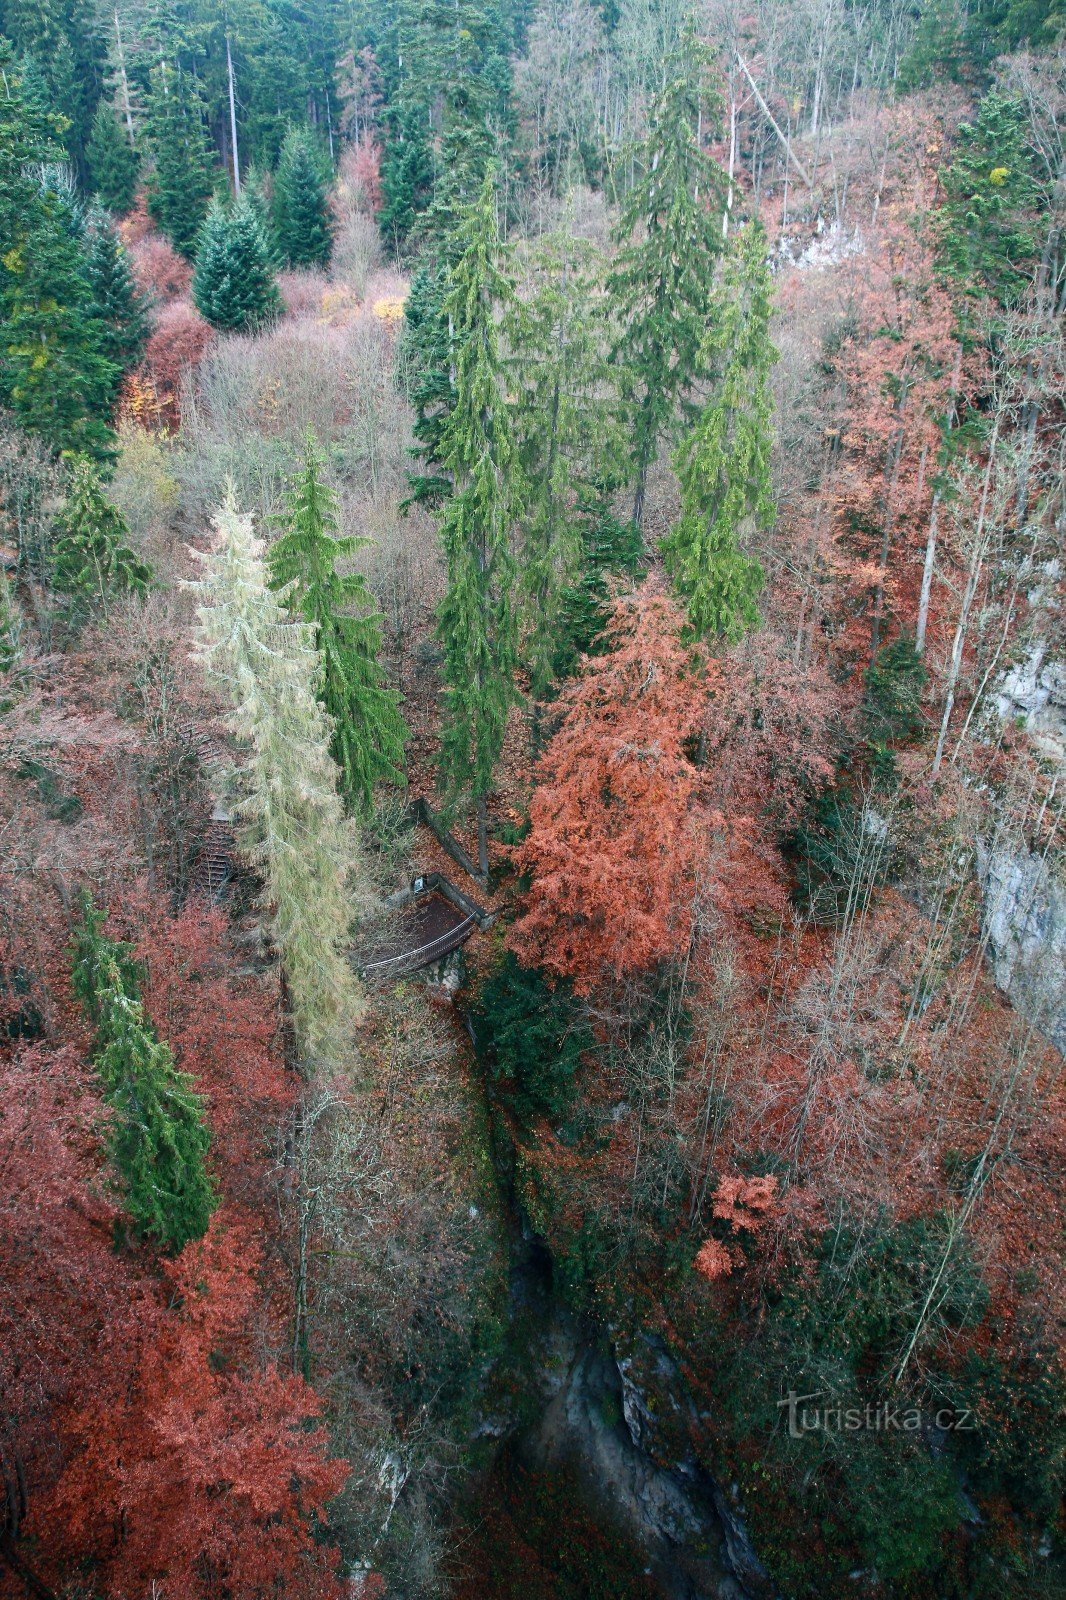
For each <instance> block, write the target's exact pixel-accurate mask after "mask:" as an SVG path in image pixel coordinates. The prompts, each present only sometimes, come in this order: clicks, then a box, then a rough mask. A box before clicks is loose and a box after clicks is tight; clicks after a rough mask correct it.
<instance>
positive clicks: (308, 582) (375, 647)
mask: <svg viewBox="0 0 1066 1600" xmlns="http://www.w3.org/2000/svg"><path fill="white" fill-rule="evenodd" d="M321 470H322V459H321V457H320V456H319V454H318V451H317V449H316V447H315V442H314V439H313V438H312V437H310V436H309V437H308V440H307V448H306V455H305V458H304V466H303V471H302V472H301V473H300V475H299V476H298V477H297V479H296V481H295V483H294V484H293V486H292V490H291V492H290V495H289V502H288V507H287V509H286V512H285V514H284V516H283V517H281V518H279V519H278V520H279V521H280V522H281V524H282V527H283V529H284V531H283V533H282V534H281V536H280V538H279V539H278V540H277V541H276V543H275V544H273V545H272V546H271V548H270V552H269V556H268V565H269V569H270V586H271V588H272V589H275V590H278V591H280V592H281V598H282V600H283V601H284V602H285V603H286V605H287V606H289V608H290V609H291V610H293V611H295V612H298V613H299V614H300V615H301V616H302V617H303V619H304V621H305V622H308V623H310V625H311V627H312V629H313V630H314V643H315V648H316V649H317V650H318V652H319V655H320V657H321V662H322V675H321V679H320V683H319V691H318V693H319V699H320V701H321V703H322V705H323V706H324V707H325V709H326V711H327V712H328V713H329V715H330V717H331V718H332V719H333V742H332V745H331V747H330V748H331V751H332V754H333V759H334V760H335V761H336V763H337V765H338V767H339V768H340V773H341V784H342V787H343V790H344V794H345V797H346V799H347V801H348V803H349V805H350V806H351V808H352V809H353V810H356V811H359V812H361V813H362V814H363V816H364V817H365V816H367V815H368V814H369V812H370V809H371V807H372V805H373V799H374V786H375V784H376V783H378V782H380V781H382V780H384V781H385V782H388V783H402V782H403V781H404V780H403V770H402V769H403V749H404V743H405V741H406V738H407V729H406V728H405V726H404V722H403V717H402V716H401V714H400V709H399V695H398V694H397V693H396V692H395V690H392V689H389V688H388V687H387V686H386V683H385V675H384V672H383V671H382V668H381V666H380V663H379V659H378V658H379V656H380V654H381V614H380V612H379V611H378V610H377V609H376V607H375V605H374V599H373V596H372V595H371V593H370V590H369V589H368V588H367V585H366V579H365V578H364V577H363V576H362V574H361V573H358V572H349V573H346V574H341V573H339V572H338V571H337V562H338V561H341V560H343V561H350V560H351V559H352V558H353V556H354V555H355V553H356V551H357V550H359V549H360V548H361V547H362V546H364V545H366V544H368V543H369V540H366V539H360V538H357V537H355V536H354V535H345V536H342V535H340V534H339V533H338V532H337V497H336V495H335V494H334V493H333V491H332V489H330V487H329V485H328V484H326V483H324V482H323V480H322V477H321Z"/></svg>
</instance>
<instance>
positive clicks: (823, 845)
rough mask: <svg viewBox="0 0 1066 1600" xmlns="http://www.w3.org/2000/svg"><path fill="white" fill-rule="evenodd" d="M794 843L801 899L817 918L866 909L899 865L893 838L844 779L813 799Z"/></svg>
mask: <svg viewBox="0 0 1066 1600" xmlns="http://www.w3.org/2000/svg"><path fill="white" fill-rule="evenodd" d="M789 846H790V849H791V851H793V852H794V854H795V858H796V899H797V901H798V903H799V904H800V905H801V906H802V907H803V909H804V910H805V912H806V913H807V914H808V916H811V917H813V918H814V919H815V921H816V922H825V923H833V922H836V921H838V920H839V919H841V918H843V917H845V916H846V915H848V914H849V913H850V914H852V915H854V914H856V913H857V912H859V911H861V910H862V909H863V908H864V907H865V906H866V905H867V904H868V903H869V899H870V896H871V894H872V893H873V891H874V889H876V888H877V887H879V886H880V885H881V884H883V883H887V882H888V880H889V878H890V877H891V874H892V870H893V866H894V864H895V850H894V847H893V844H892V841H891V839H890V838H889V837H888V836H887V834H885V833H882V832H881V830H880V829H879V828H878V827H877V824H876V822H874V821H873V819H872V818H871V816H870V814H869V812H868V811H867V808H866V806H865V805H864V804H863V802H862V801H861V799H856V797H855V796H854V794H853V793H852V792H851V789H850V788H849V787H848V786H847V785H846V784H843V783H842V784H839V785H838V786H837V787H836V788H834V789H826V790H825V791H823V793H822V794H820V795H817V796H816V797H815V798H814V799H813V800H812V801H811V802H810V804H809V805H808V807H807V810H806V813H805V814H804V817H803V820H802V821H801V822H800V824H799V826H798V827H797V828H796V830H795V832H794V833H793V834H792V836H791V838H790V840H789Z"/></svg>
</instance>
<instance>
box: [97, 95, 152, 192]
mask: <svg viewBox="0 0 1066 1600" xmlns="http://www.w3.org/2000/svg"><path fill="white" fill-rule="evenodd" d="M86 161H87V164H88V168H89V182H90V184H91V185H92V190H93V193H94V194H95V196H96V198H97V199H98V200H99V202H100V204H101V205H102V206H106V208H107V209H108V211H114V212H117V213H118V215H119V216H124V215H125V213H126V212H127V211H129V210H130V209H131V207H132V205H133V201H134V198H135V196H136V193H137V177H138V174H139V172H140V161H139V159H138V156H137V152H136V150H135V149H134V148H133V146H132V144H130V141H129V136H128V134H127V132H126V128H125V125H124V124H123V123H122V122H121V121H120V119H119V116H118V113H117V112H116V111H115V110H114V109H113V108H112V107H111V106H110V105H108V103H107V101H106V100H101V101H100V104H99V105H98V106H97V108H96V115H95V117H94V118H93V128H92V134H91V136H90V139H89V145H88V149H87V150H86Z"/></svg>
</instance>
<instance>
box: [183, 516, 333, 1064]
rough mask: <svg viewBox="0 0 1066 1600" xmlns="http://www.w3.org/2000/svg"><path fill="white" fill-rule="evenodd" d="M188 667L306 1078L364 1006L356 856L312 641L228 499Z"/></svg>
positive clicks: (207, 561) (208, 562)
mask: <svg viewBox="0 0 1066 1600" xmlns="http://www.w3.org/2000/svg"><path fill="white" fill-rule="evenodd" d="M201 559H202V561H203V566H204V573H203V576H202V578H201V580H200V582H199V583H198V584H197V585H196V586H195V587H196V591H197V599H198V608H197V616H198V625H197V652H196V653H197V655H198V657H199V659H200V661H201V662H202V664H203V666H204V669H205V672H206V675H207V678H208V681H209V683H210V684H211V685H212V686H213V687H214V688H215V689H216V690H218V691H219V693H220V694H221V695H222V696H223V698H224V699H225V700H226V701H227V702H228V703H229V705H230V707H231V711H230V715H229V719H228V721H229V726H230V729H231V731H232V732H233V733H234V734H235V735H236V737H237V739H238V740H239V741H240V743H241V746H242V747H243V751H244V757H243V760H242V762H241V764H240V766H239V767H238V769H237V771H236V772H235V774H234V778H233V786H234V790H235V794H236V799H235V802H234V811H235V815H236V819H237V827H238V841H239V844H240V846H241V848H242V849H243V851H244V852H245V854H246V855H247V857H248V859H249V860H250V861H251V862H252V863H253V865H254V866H255V867H256V868H257V869H258V871H259V872H260V873H261V874H262V877H263V881H264V889H263V897H262V902H261V905H262V911H263V917H264V925H265V928H266V931H267V933H268V935H269V938H270V940H271V942H272V944H273V946H274V949H275V950H276V951H277V953H278V957H279V959H280V962H281V969H282V979H283V988H284V994H285V996H286V1004H287V1006H288V1009H289V1010H290V1013H291V1016H292V1020H293V1024H294V1030H295V1035H296V1043H297V1048H298V1050H299V1053H300V1057H301V1061H302V1065H303V1068H304V1070H305V1071H307V1072H310V1071H312V1070H313V1069H314V1068H315V1067H316V1066H317V1065H318V1064H320V1063H324V1062H338V1061H341V1060H343V1059H345V1058H346V1057H347V1056H348V1055H349V1054H350V1051H351V1029H352V1026H353V1024H354V1022H355V1020H356V1019H357V1017H358V1015H359V1013H360V1011H361V1009H362V1006H361V997H360V994H359V988H358V985H357V983H356V981H355V978H354V976H353V973H352V970H351V968H350V966H349V965H348V962H347V960H346V959H345V955H344V948H345V945H346V944H347V942H348V939H349V936H350V929H351V926H352V922H353V920H354V917H355V914H356V911H357V901H356V890H357V889H358V887H359V884H358V881H357V872H358V866H359V861H358V844H357V839H356V835H355V832H354V829H353V827H352V825H351V824H350V823H346V822H345V820H344V813H343V807H342V805H341V800H340V796H339V795H338V793H337V779H338V772H337V767H336V765H335V763H334V761H333V758H332V756H331V755H330V753H329V752H330V744H331V742H332V738H333V725H332V722H331V720H330V718H329V717H328V716H327V714H326V712H325V711H323V709H322V707H321V706H320V705H319V702H318V698H317V693H316V691H317V687H318V684H319V682H320V679H321V670H322V669H321V661H320V658H319V655H318V652H317V651H316V649H315V648H314V642H313V638H312V630H311V628H310V626H309V625H308V624H307V623H305V622H298V621H294V620H293V619H292V618H291V617H290V615H289V613H288V612H287V611H286V610H285V608H284V607H283V606H282V605H281V603H280V601H279V600H278V598H277V596H276V595H275V594H274V593H273V592H272V591H271V589H270V588H269V586H268V583H267V573H266V568H265V564H264V561H263V557H262V549H261V546H260V544H259V541H258V540H257V539H256V538H255V537H254V534H253V532H252V519H251V517H248V516H242V515H241V514H240V512H239V511H238V510H237V508H236V506H235V504H234V502H233V498H232V491H231V492H230V495H229V497H228V499H227V502H226V504H225V506H224V507H223V508H222V510H221V511H220V512H219V513H218V516H217V517H216V518H215V543H214V547H213V548H212V549H211V550H209V551H207V552H206V553H204V554H203V555H202V557H201Z"/></svg>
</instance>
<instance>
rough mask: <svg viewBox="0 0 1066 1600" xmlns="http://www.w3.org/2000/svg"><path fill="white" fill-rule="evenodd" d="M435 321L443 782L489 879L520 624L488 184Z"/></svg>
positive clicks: (500, 293)
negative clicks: (445, 360)
mask: <svg viewBox="0 0 1066 1600" xmlns="http://www.w3.org/2000/svg"><path fill="white" fill-rule="evenodd" d="M457 248H458V259H457V260H456V263H455V266H454V267H453V268H452V270H451V272H450V273H449V278H448V289H447V293H446V295H445V298H444V312H445V316H446V318H447V320H448V324H449V326H450V328H451V329H452V334H453V344H452V360H453V364H454V370H455V399H454V405H453V407H452V410H451V412H450V414H449V416H448V419H447V422H446V423H445V425H444V429H443V433H442V436H441V443H440V458H441V462H442V464H443V466H444V468H445V469H446V470H447V471H448V472H449V473H450V475H451V479H452V484H453V492H452V495H451V497H450V499H449V500H448V502H447V504H446V506H445V509H444V514H443V517H442V521H441V542H442V544H443V547H444V558H445V565H446V589H445V594H444V598H443V600H442V601H441V604H440V608H439V610H438V614H437V629H438V634H439V637H440V641H441V646H442V648H443V651H444V685H445V687H444V726H443V730H442V738H441V756H440V776H441V787H442V790H443V794H444V799H445V805H446V808H447V809H448V810H451V809H452V808H453V807H454V805H455V803H456V801H457V800H458V799H459V797H460V796H462V795H469V796H470V797H471V798H472V799H473V801H474V803H475V807H476V810H477V820H478V859H479V865H480V868H481V871H482V873H483V874H486V873H487V872H488V837H487V822H486V799H487V796H488V795H489V793H490V792H491V789H492V783H493V772H494V769H495V766H496V762H497V760H498V759H499V755H500V750H501V748H502V746H503V739H504V734H505V732H506V727H507V713H508V711H509V709H510V707H511V706H512V705H513V704H514V701H515V699H516V690H515V682H514V674H515V665H516V657H517V618H516V613H515V605H514V597H513V593H512V591H513V587H514V581H515V573H514V564H513V561H512V558H511V552H510V546H509V535H510V526H511V521H512V518H513V515H514V511H515V500H516V493H515V482H514V480H515V474H516V468H517V462H516V459H515V444H514V437H513V433H512V427H511V418H510V413H509V409H508V405H507V393H506V384H505V382H504V377H503V373H502V369H501V358H500V345H499V328H498V313H499V310H500V308H501V307H506V306H507V305H508V304H509V302H510V301H511V300H512V298H513V295H514V287H513V284H512V283H511V281H510V279H509V278H508V277H507V276H506V275H505V273H504V272H503V271H502V270H501V267H500V262H499V256H500V244H499V236H498V232H497V224H496V192H495V177H494V174H493V172H492V171H490V172H489V174H488V176H487V177H486V179H485V182H484V184H483V185H482V188H481V192H480V194H479V195H478V197H477V199H476V200H475V201H474V202H473V203H472V204H471V205H470V206H469V207H468V208H467V209H466V212H465V213H464V216H463V219H462V221H461V223H460V226H459V229H458V233H457Z"/></svg>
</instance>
